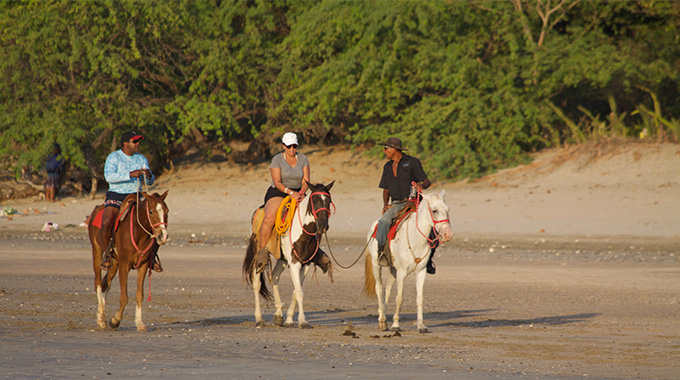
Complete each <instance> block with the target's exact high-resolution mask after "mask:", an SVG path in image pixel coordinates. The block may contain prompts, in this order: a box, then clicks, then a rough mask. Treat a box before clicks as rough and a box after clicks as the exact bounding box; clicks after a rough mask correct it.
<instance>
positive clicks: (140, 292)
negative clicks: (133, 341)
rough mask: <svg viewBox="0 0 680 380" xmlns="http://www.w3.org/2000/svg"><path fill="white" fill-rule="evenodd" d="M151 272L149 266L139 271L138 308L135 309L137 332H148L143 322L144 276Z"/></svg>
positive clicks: (144, 266)
mask: <svg viewBox="0 0 680 380" xmlns="http://www.w3.org/2000/svg"><path fill="white" fill-rule="evenodd" d="M148 270H149V265H148V264H147V265H142V266H141V267H140V268H139V269H137V292H135V299H136V300H137V305H136V306H137V307H136V308H135V325H136V326H137V331H147V330H146V326H145V325H144V322H142V302H144V276H145V275H146V272H147V271H148Z"/></svg>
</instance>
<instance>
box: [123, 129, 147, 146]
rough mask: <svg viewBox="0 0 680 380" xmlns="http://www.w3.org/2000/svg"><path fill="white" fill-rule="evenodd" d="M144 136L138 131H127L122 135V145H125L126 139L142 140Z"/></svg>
mask: <svg viewBox="0 0 680 380" xmlns="http://www.w3.org/2000/svg"><path fill="white" fill-rule="evenodd" d="M143 138H144V136H142V135H138V134H137V132H135V131H127V132H125V133H123V135H122V136H120V145H121V146H123V143H125V142H126V141H130V140H134V141H137V140H141V139H143Z"/></svg>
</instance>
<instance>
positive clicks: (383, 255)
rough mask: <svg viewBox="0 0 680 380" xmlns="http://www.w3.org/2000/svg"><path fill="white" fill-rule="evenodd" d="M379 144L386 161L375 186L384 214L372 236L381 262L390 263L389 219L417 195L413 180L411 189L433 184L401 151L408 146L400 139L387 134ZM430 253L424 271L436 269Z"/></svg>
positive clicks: (420, 166)
mask: <svg viewBox="0 0 680 380" xmlns="http://www.w3.org/2000/svg"><path fill="white" fill-rule="evenodd" d="M378 145H382V146H383V152H384V153H385V158H387V159H388V161H387V162H386V163H385V166H384V167H383V173H382V177H381V178H380V184H379V185H378V187H380V188H381V189H383V209H382V212H383V214H382V216H381V217H380V219H379V220H378V227H377V231H376V233H375V238H376V240H377V241H378V253H379V254H380V261H381V263H385V264H388V265H391V261H392V259H391V254H390V252H389V245H388V244H387V234H388V232H389V230H390V227H391V226H392V221H393V220H394V218H395V217H396V216H397V214H398V213H399V211H401V210H402V209H403V208H404V207H406V206H407V204H408V203H407V201H408V200H409V198H413V197H415V196H417V193H415V191H412V189H411V186H412V185H411V184H412V183H415V189H413V190H417V191H419V192H420V191H423V189H427V188H428V187H430V186H431V185H432V183H431V182H430V180H429V179H428V178H427V174H425V171H424V170H423V165H422V164H421V163H420V160H418V159H417V158H415V157H412V156H409V155H408V154H406V153H404V151H405V150H408V149H407V148H404V147H403V146H402V143H401V139H399V138H397V137H389V138H387V140H385V141H384V142H380V143H378ZM390 199H392V203H390ZM432 256H434V249H433V250H432V254H431V255H430V259H429V260H428V262H427V273H429V274H434V273H435V272H436V267H435V265H434V262H432Z"/></svg>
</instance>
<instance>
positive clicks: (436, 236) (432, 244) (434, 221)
mask: <svg viewBox="0 0 680 380" xmlns="http://www.w3.org/2000/svg"><path fill="white" fill-rule="evenodd" d="M418 194H419V195H420V194H422V191H421V190H418ZM419 208H420V197H419V196H416V229H417V230H418V232H420V234H421V235H423V237H424V238H425V239H427V242H428V244H429V246H430V248H434V247H435V245H436V242H438V241H439V231H437V223H450V221H449V219H448V218H446V219H439V220H437V219H435V218H434V215H433V214H432V208H431V207H430V202H429V201H428V202H427V211H429V213H430V219H432V224H433V227H434V228H433V230H434V239H430V236H429V235H425V234H424V233H423V231H421V230H420V227H419V226H418V209H419Z"/></svg>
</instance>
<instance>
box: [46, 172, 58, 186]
mask: <svg viewBox="0 0 680 380" xmlns="http://www.w3.org/2000/svg"><path fill="white" fill-rule="evenodd" d="M45 186H47V187H50V188H52V187H53V188H57V187H59V173H47V181H45Z"/></svg>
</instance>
